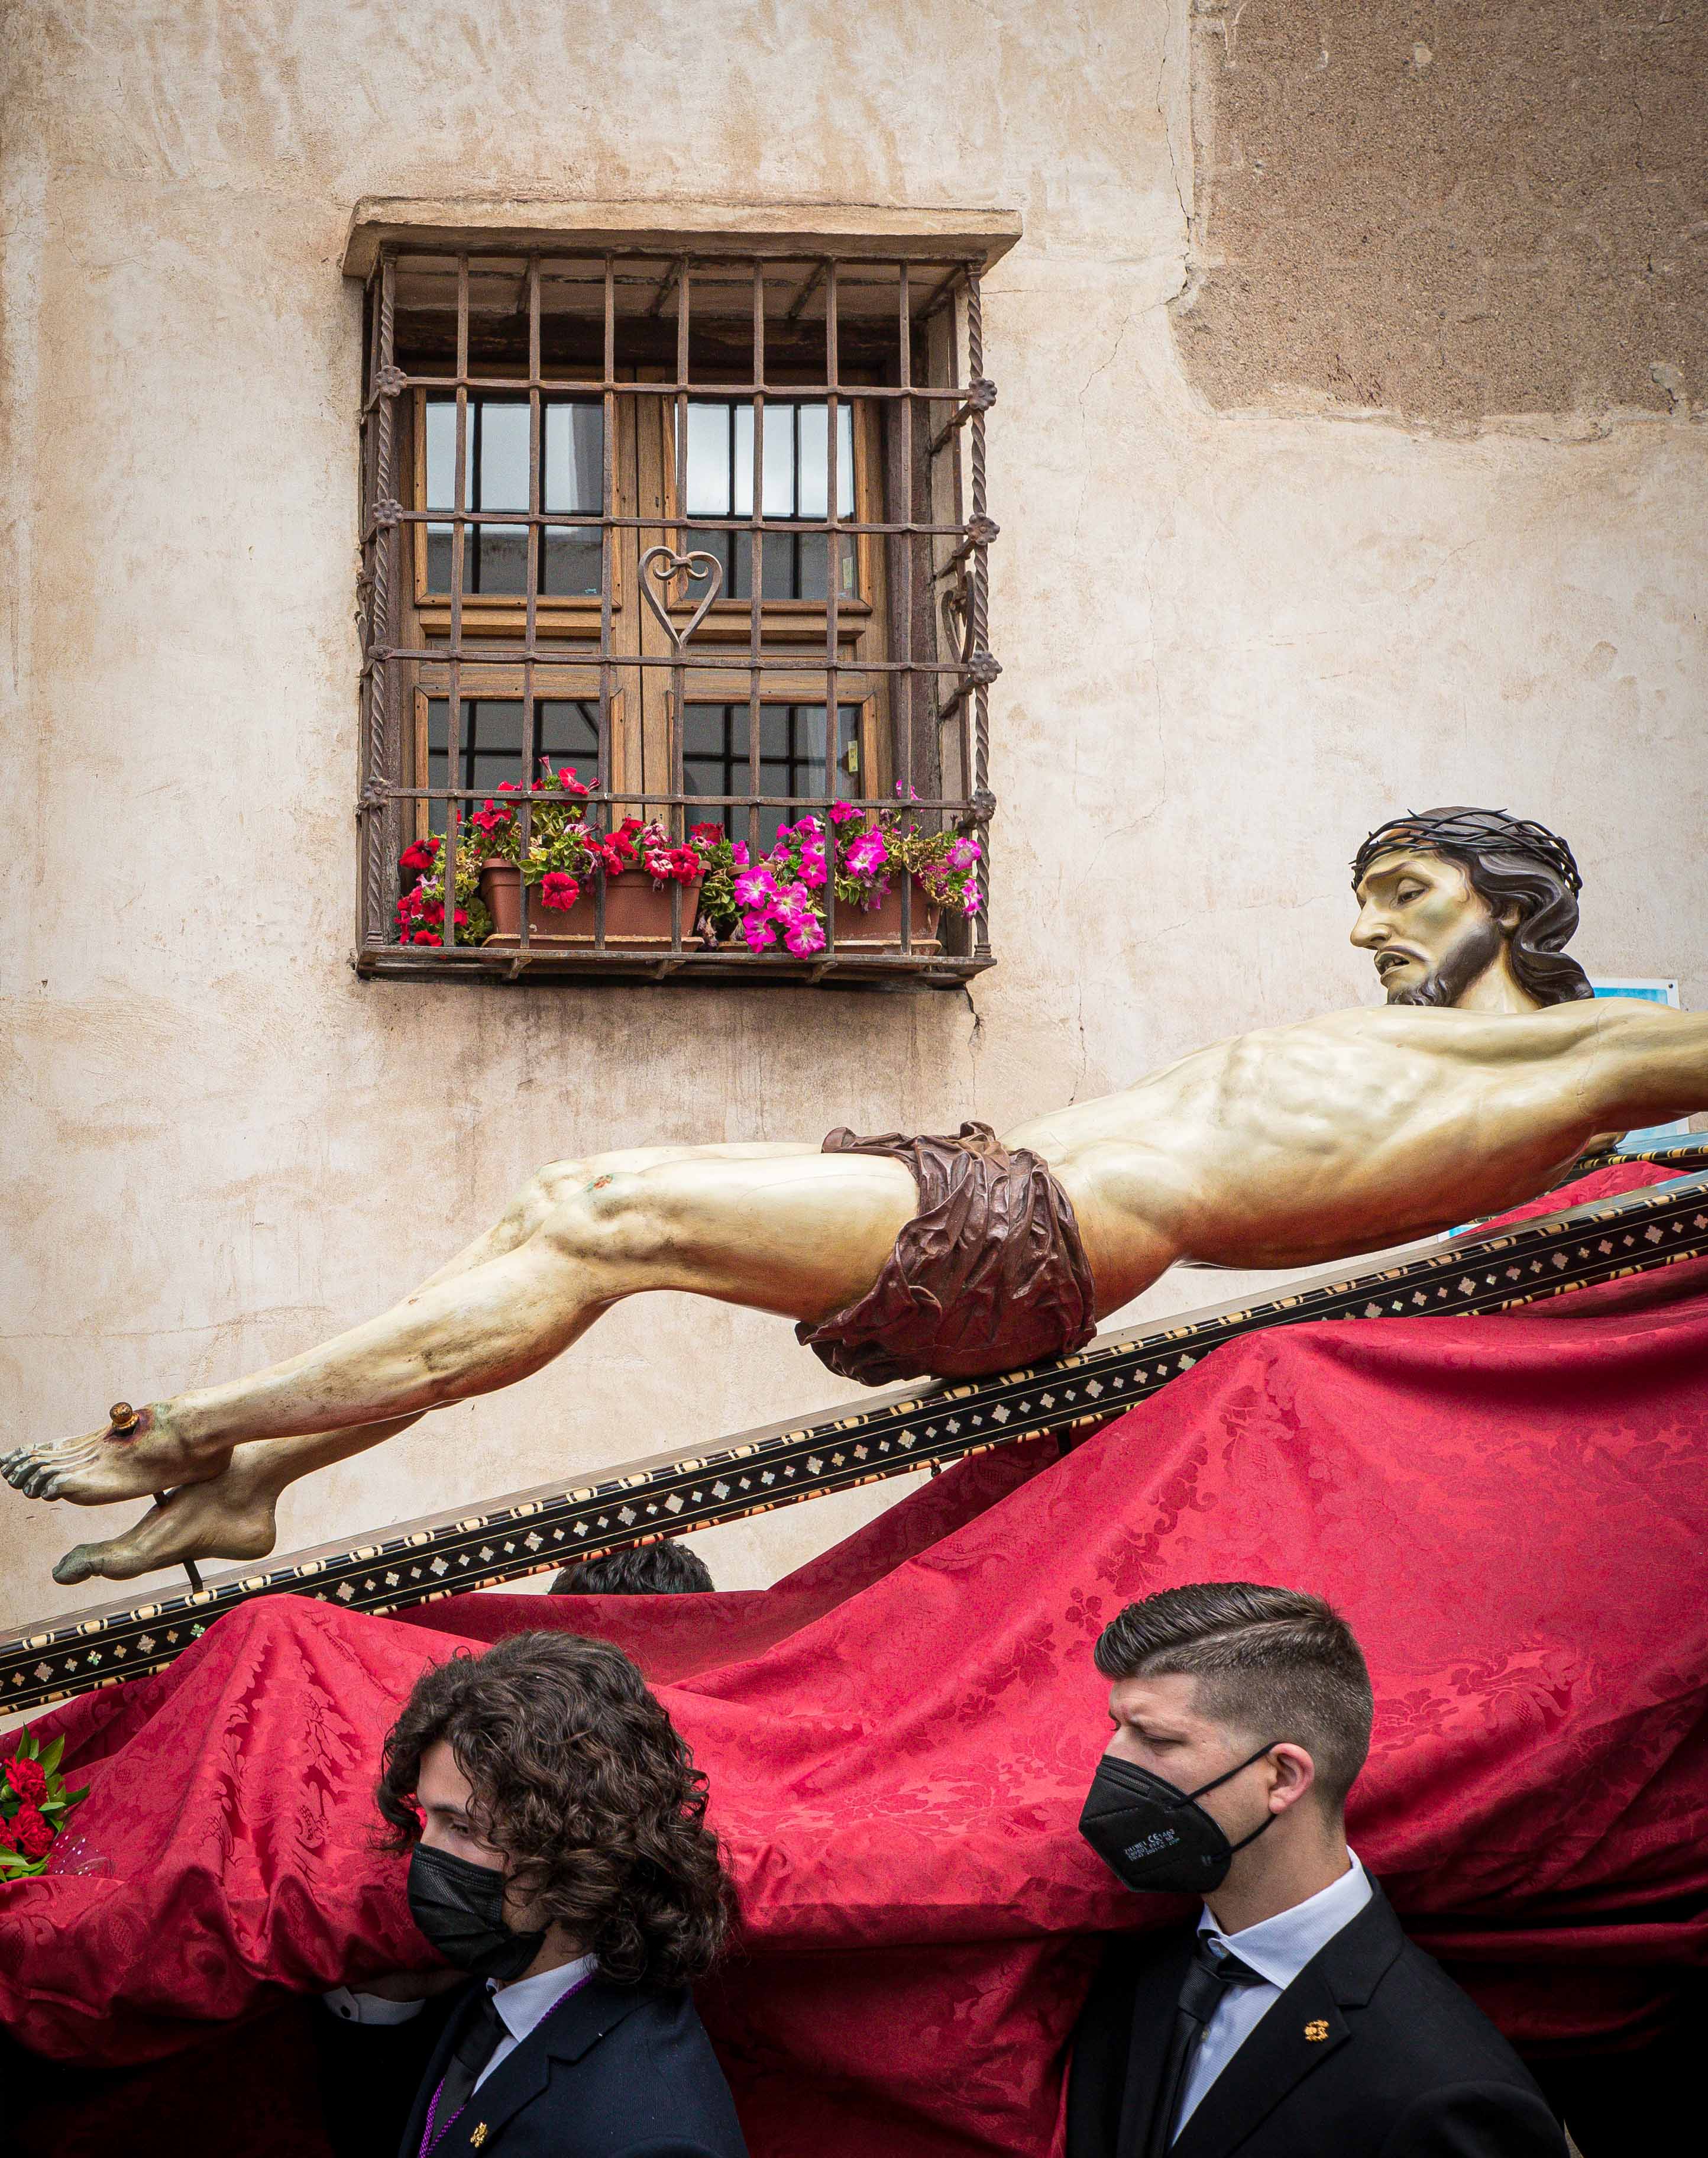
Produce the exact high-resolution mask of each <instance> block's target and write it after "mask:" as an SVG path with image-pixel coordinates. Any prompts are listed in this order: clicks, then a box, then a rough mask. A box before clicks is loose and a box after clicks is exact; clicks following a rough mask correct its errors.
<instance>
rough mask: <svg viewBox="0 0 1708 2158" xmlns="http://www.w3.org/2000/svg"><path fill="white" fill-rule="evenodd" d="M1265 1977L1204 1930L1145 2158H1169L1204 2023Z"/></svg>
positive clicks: (1182, 2002)
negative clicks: (1229, 1998) (1240, 1988)
mask: <svg viewBox="0 0 1708 2158" xmlns="http://www.w3.org/2000/svg"><path fill="white" fill-rule="evenodd" d="M1262 1983H1263V1980H1262V1978H1261V1976H1260V1975H1258V1973H1257V1972H1256V1971H1255V1970H1252V1969H1251V1966H1250V1965H1249V1964H1243V1963H1241V1961H1240V1959H1239V1958H1238V1957H1237V1956H1236V1954H1234V1953H1233V1952H1232V1950H1231V1949H1218V1948H1214V1947H1212V1946H1211V1945H1210V1936H1209V1934H1208V1933H1200V1935H1199V1936H1198V1939H1197V1940H1196V1942H1195V1944H1194V1945H1193V1949H1192V1961H1191V1963H1190V1964H1189V1965H1188V1967H1187V1971H1186V1982H1185V1984H1184V1985H1183V1986H1182V1987H1181V1988H1180V2006H1179V2008H1178V2010H1177V2011H1175V2015H1174V2033H1173V2035H1172V2037H1170V2038H1169V2052H1168V2058H1167V2060H1166V2061H1165V2062H1164V2066H1163V2075H1162V2082H1161V2083H1160V2084H1159V2086H1158V2090H1157V2107H1156V2111H1155V2112H1154V2113H1153V2114H1152V2115H1151V2133H1150V2141H1149V2143H1148V2145H1147V2146H1146V2152H1145V2158H1165V2153H1166V2152H1167V2150H1168V2148H1169V2145H1170V2144H1171V2143H1172V2142H1173V2141H1174V2124H1175V2122H1176V2120H1177V2119H1179V2113H1180V2101H1181V2099H1183V2098H1184V2096H1185V2094H1186V2078H1188V2076H1189V2075H1190V2073H1192V2063H1193V2062H1194V2061H1195V2059H1196V2058H1197V2055H1198V2048H1199V2047H1200V2046H1201V2045H1202V2044H1203V2043H1204V2032H1205V2025H1206V2024H1207V2023H1208V2022H1209V2021H1210V2017H1211V2016H1214V2015H1215V2011H1216V2010H1217V2009H1218V2008H1219V2007H1220V2006H1221V2003H1222V1999H1223V1996H1224V1995H1226V1994H1229V1993H1231V1992H1232V1991H1233V1990H1234V1988H1235V1987H1236V1985H1262Z"/></svg>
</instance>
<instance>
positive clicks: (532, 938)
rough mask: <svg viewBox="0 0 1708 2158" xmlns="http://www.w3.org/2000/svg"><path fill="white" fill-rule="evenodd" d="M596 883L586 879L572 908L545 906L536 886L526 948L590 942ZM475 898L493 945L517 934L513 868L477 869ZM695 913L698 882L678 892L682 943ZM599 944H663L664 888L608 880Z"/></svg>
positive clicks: (634, 877)
mask: <svg viewBox="0 0 1708 2158" xmlns="http://www.w3.org/2000/svg"><path fill="white" fill-rule="evenodd" d="M596 889H597V886H596V880H594V879H593V878H591V877H589V878H588V879H587V880H586V882H585V883H584V884H583V885H582V886H581V897H580V898H579V899H578V900H577V901H575V905H574V906H568V907H565V906H546V905H545V904H544V900H543V899H542V897H541V896H540V891H539V886H538V885H535V886H534V890H533V891H531V892H530V893H529V899H528V941H529V943H530V944H536V943H546V942H551V943H560V942H569V943H572V944H574V945H575V946H577V947H583V946H588V945H591V943H592V942H593V924H594V919H595V915H594V893H595V891H596ZM480 896H481V897H482V900H484V901H485V902H486V907H487V911H488V913H489V914H490V915H491V916H492V917H493V941H494V942H505V941H508V940H512V939H514V938H516V937H520V935H521V933H522V872H521V870H519V869H518V868H517V866H516V865H515V864H514V863H513V862H506V861H487V862H483V863H482V865H481V872H480ZM698 912H699V879H698V878H696V879H695V880H694V882H693V883H692V884H685V885H683V887H682V941H683V942H684V944H686V943H687V942H689V939H690V938H691V937H693V935H694V916H695V915H696V914H697V913H698ZM605 941H606V943H607V944H668V942H670V886H669V885H668V884H667V885H665V886H664V888H663V891H654V890H653V880H652V879H651V877H649V876H648V875H646V874H645V872H644V871H642V872H640V873H639V874H637V873H636V872H635V871H634V870H630V871H629V872H628V873H627V875H624V876H617V877H612V878H611V879H610V880H608V882H607V883H606V887H605Z"/></svg>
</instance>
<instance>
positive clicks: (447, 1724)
mask: <svg viewBox="0 0 1708 2158" xmlns="http://www.w3.org/2000/svg"><path fill="white" fill-rule="evenodd" d="M377 1796H378V1802H379V1810H380V1813H381V1814H382V1815H384V1819H385V1820H386V1821H387V1822H388V1824H389V1825H390V1830H391V1840H392V1847H393V1848H394V1849H395V1850H397V1851H408V1853H409V1854H410V1861H409V1876H408V1895H409V1907H410V1917H411V1918H413V1919H414V1920H415V1925H416V1927H417V1928H418V1929H419V1930H420V1932H421V1934H422V1935H423V1936H424V1938H425V1939H426V1942H427V1944H428V1945H429V1946H430V1947H431V1948H432V1949H436V1951H437V1952H438V1954H439V1955H440V1956H441V1957H442V1958H443V1959H444V1961H445V1962H446V1963H447V1964H450V1965H452V1970H451V1971H450V1972H448V1973H447V1972H446V1971H445V1970H434V1971H427V1972H410V1973H406V1974H403V1973H400V1974H399V1975H396V1976H395V1977H392V1978H389V1979H381V1980H370V1981H369V1982H368V1983H367V1984H366V1985H364V1987H363V1988H362V1990H359V1991H352V1990H346V1989H343V1988H340V1989H339V1990H338V1991H336V1992H334V1993H333V1994H331V1995H328V1998H327V2006H328V2009H329V2010H330V2011H331V2014H330V2016H328V2017H323V2018H322V2019H321V2025H322V2028H321V2033H320V2036H321V2041H322V2048H323V2059H324V2061H325V2063H326V2066H327V2068H328V2076H327V2085H328V2088H327V2108H326V2112H327V2127H328V2136H329V2140H331V2142H332V2144H333V2149H334V2150H336V2151H337V2152H338V2153H339V2154H340V2158H345V2155H346V2154H348V2158H385V2154H386V2153H387V2152H388V2151H389V2150H391V2149H393V2148H396V2149H398V2150H400V2158H430V2154H431V2153H435V2152H437V2153H442V2154H444V2158H462V2154H464V2153H466V2152H468V2151H471V2150H478V2151H479V2152H480V2153H481V2154H482V2158H746V2145H745V2144H744V2143H743V2141H742V2137H741V2130H740V2125H739V2124H738V2123H737V2120H736V2118H735V2107H734V2104H732V2102H731V2100H730V2090H729V2086H728V2084H727V2083H725V2080H724V2076H723V2072H722V2070H721V2069H720V2067H719V2066H718V2062H717V2060H716V2058H715V2056H714V2054H713V2052H712V2049H711V2045H710V2041H709V2040H708V2038H707V2037H706V2034H705V2031H704V2027H703V2026H702V2025H701V2023H700V2020H699V2016H698V2015H697V2014H696V2013H695V2011H694V2002H693V2001H692V1999H691V1998H690V1996H689V1990H688V1989H689V1985H691V1984H692V1983H693V1981H694V1980H696V1979H698V1978H699V1977H702V1976H703V1975H704V1974H705V1972H706V1971H707V1970H709V1969H710V1966H711V1964H713V1962H714V1961H715V1959H716V1957H717V1956H718V1954H719V1953H720V1950H721V1949H722V1948H723V1946H724V1944H725V1940H726V1939H727V1937H728V1934H729V1932H730V1926H731V1923H732V1921H733V1917H734V1908H735V1905H734V1894H733V1891H732V1889H731V1887H730V1882H729V1880H728V1878H727V1877H726V1875H725V1871H724V1867H723V1863H722V1860H721V1858H720V1853H719V1850H718V1843H717V1839H716V1837H715V1835H713V1834H712V1832H711V1830H710V1829H708V1828H707V1827H706V1825H705V1803H706V1797H705V1778H704V1776H703V1775H702V1774H701V1773H699V1770H697V1769H696V1768H694V1764H693V1762H692V1759H691V1758H690V1757H689V1752H688V1748H687V1747H686V1746H685V1745H684V1743H683V1742H682V1740H681V1739H680V1738H679V1737H678V1735H677V1733H676V1732H675V1730H674V1728H673V1726H672V1724H671V1722H670V1719H669V1717H668V1716H667V1715H666V1714H665V1713H664V1711H663V1708H662V1707H661V1706H659V1704H658V1701H655V1700H654V1699H653V1696H652V1694H651V1693H650V1692H648V1690H647V1687H646V1685H645V1683H644V1681H643V1680H642V1677H641V1675H640V1672H639V1671H638V1670H637V1669H636V1667H635V1666H634V1665H633V1664H632V1663H631V1662H630V1661H629V1660H628V1658H627V1656H626V1655H623V1653H622V1650H621V1649H617V1648H614V1647H612V1646H611V1644H610V1643H609V1642H606V1641H591V1640H585V1639H582V1638H581V1636H580V1635H578V1634H565V1633H539V1634H515V1635H513V1636H512V1637H511V1639H508V1640H506V1641H502V1642H500V1643H499V1644H498V1646H497V1647H496V1648H493V1649H488V1652H487V1653H486V1654H485V1655H482V1656H480V1657H474V1656H469V1655H457V1656H454V1657H453V1658H452V1660H451V1661H450V1662H449V1663H447V1664H441V1665H438V1666H437V1667H436V1669H434V1670H429V1671H426V1672H425V1673H424V1674H423V1675H422V1676H421V1678H420V1679H419V1680H416V1682H415V1691H413V1693H411V1695H410V1699H409V1701H408V1704H407V1705H406V1706H405V1709H404V1711H403V1714H402V1715H401V1716H400V1717H399V1718H398V1721H397V1722H396V1724H395V1726H394V1727H393V1728H392V1731H391V1733H390V1737H388V1738H387V1740H386V1742H385V1765H384V1773H383V1775H382V1777H381V1779H380V1784H379V1792H378V1794H377ZM458 1974H463V1975H465V1979H464V1982H463V1983H462V1985H457V1975H458ZM452 1986H455V1987H456V1988H457V1990H455V1991H454V1992H451V1993H448V1994H447V1991H446V1990H447V1988H448V1987H452ZM433 1995H446V1998H444V1999H442V2000H440V2001H438V2002H437V2004H436V2006H435V2007H433V2008H430V2009H426V2010H425V2011H424V2008H423V2004H424V2002H425V2001H426V2000H427V1999H428V1998H429V1997H430V1996H433ZM447 2011H448V2012H447ZM411 2092H413V2093H414V2103H413V2106H412V2107H410V2108H409V2110H408V2114H407V2120H406V2124H405V2123H404V2120H403V2115H404V2112H405V2107H408V2106H409V2097H410V2093H411ZM400 2125H402V2140H401V2143H400V2144H399V2142H398V2130H399V2127H400Z"/></svg>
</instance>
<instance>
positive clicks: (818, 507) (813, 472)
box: [766, 403, 854, 517]
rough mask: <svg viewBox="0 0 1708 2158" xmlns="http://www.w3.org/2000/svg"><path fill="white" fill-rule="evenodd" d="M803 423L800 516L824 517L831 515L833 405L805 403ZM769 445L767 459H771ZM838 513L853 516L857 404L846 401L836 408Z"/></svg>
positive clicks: (802, 414) (800, 408) (801, 422)
mask: <svg viewBox="0 0 1708 2158" xmlns="http://www.w3.org/2000/svg"><path fill="white" fill-rule="evenodd" d="M797 409H798V410H799V412H800V416H801V418H800V426H801V486H800V494H799V498H798V507H797V509H796V511H795V514H796V515H797V517H825V516H828V514H829V511H828V509H827V507H826V505H827V503H828V502H829V499H830V407H829V405H828V404H816V403H815V404H810V405H800V406H799V407H798V408H797ZM769 461H770V459H769V447H768V446H767V455H766V462H769ZM770 494H771V490H770V488H766V509H770V507H771V503H770ZM836 503H837V510H836V514H837V515H838V516H839V517H852V516H853V515H854V407H853V406H852V405H849V404H846V403H844V404H840V405H838V406H837V408H836Z"/></svg>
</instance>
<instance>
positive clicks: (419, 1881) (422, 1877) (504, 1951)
mask: <svg viewBox="0 0 1708 2158" xmlns="http://www.w3.org/2000/svg"><path fill="white" fill-rule="evenodd" d="M409 1903H410V1918H413V1919H414V1920H415V1924H416V1926H417V1927H418V1928H419V1929H420V1930H421V1932H422V1933H425V1934H426V1938H427V1939H428V1940H430V1941H431V1943H432V1944H433V1946H434V1947H435V1948H436V1949H438V1951H439V1953H440V1954H441V1956H443V1957H444V1959H445V1960H446V1963H448V1964H455V1965H456V1967H457V1970H467V1971H472V1972H473V1974H474V1975H475V1976H476V1977H477V1978H496V1979H499V1980H508V1979H513V1978H520V1976H521V1975H522V1974H523V1972H524V1970H527V1968H528V1966H529V1964H531V1963H532V1962H533V1960H534V1958H535V1956H537V1955H538V1954H539V1951H540V1949H542V1948H543V1947H544V1944H545V1935H544V1933H543V1932H542V1933H517V1932H516V1931H515V1930H514V1929H513V1928H511V1927H509V1926H507V1925H506V1924H505V1923H504V1875H503V1868H502V1867H500V1866H477V1865H475V1864H474V1862H473V1861H472V1860H470V1859H467V1858H453V1857H452V1855H451V1853H450V1852H449V1851H431V1850H429V1848H428V1847H427V1846H426V1844H424V1843H418V1844H417V1845H416V1846H415V1850H414V1851H413V1853H412V1854H411V1856H410V1871H409Z"/></svg>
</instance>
